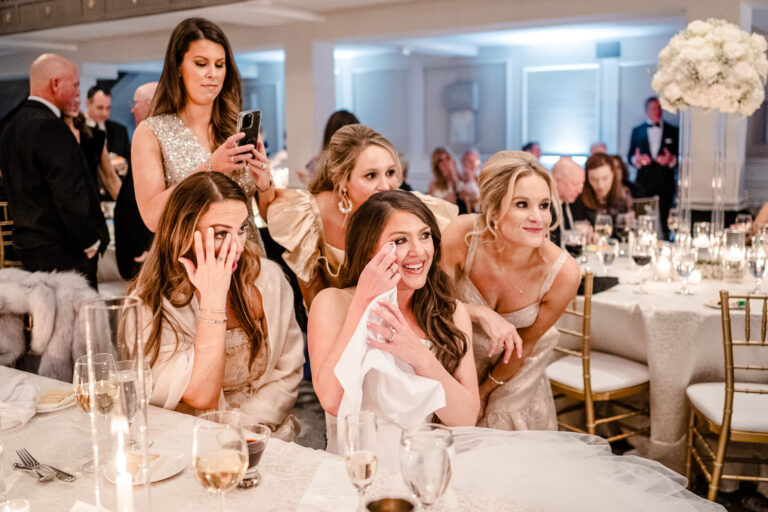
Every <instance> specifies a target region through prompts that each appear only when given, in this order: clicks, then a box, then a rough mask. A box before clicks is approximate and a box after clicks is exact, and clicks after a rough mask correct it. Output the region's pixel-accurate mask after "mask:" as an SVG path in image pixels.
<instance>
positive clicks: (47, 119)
mask: <svg viewBox="0 0 768 512" xmlns="http://www.w3.org/2000/svg"><path fill="white" fill-rule="evenodd" d="M29 91H30V94H29V98H27V101H26V102H25V103H24V104H23V105H22V106H21V108H19V110H18V111H17V112H16V113H15V115H13V116H12V118H11V119H10V120H9V121H8V122H7V124H6V126H5V128H4V129H3V131H2V134H0V169H2V170H3V177H4V179H5V191H6V194H7V196H8V206H9V209H10V211H11V216H12V217H13V221H14V226H13V246H14V249H15V250H16V254H17V255H18V256H19V258H20V259H21V264H22V266H23V268H24V269H26V270H29V271H33V272H34V271H38V270H39V271H45V272H50V271H54V270H61V271H66V270H74V271H77V272H79V273H81V274H83V275H84V276H85V277H86V279H87V280H88V283H89V284H90V285H91V287H93V288H94V289H96V288H97V283H96V270H97V264H98V259H99V258H98V254H99V252H103V251H104V249H106V247H107V243H108V241H109V233H108V232H107V225H106V223H105V222H104V216H103V215H102V213H101V208H100V206H99V201H98V197H97V195H96V189H95V187H94V186H93V182H92V180H91V177H90V171H89V170H88V164H87V163H86V161H85V157H84V156H83V153H82V151H81V150H80V146H79V145H78V143H77V140H76V139H75V137H74V135H73V134H72V132H71V131H70V130H69V128H68V127H67V125H66V124H65V123H64V121H63V120H62V119H61V113H62V111H64V112H73V111H76V110H77V107H78V105H79V101H80V77H79V74H78V71H77V68H76V67H75V65H74V64H73V63H72V62H70V61H69V60H67V59H65V58H63V57H61V56H59V55H55V54H43V55H41V56H40V57H38V58H37V59H36V60H35V61H34V62H33V63H32V66H31V67H30V70H29Z"/></svg>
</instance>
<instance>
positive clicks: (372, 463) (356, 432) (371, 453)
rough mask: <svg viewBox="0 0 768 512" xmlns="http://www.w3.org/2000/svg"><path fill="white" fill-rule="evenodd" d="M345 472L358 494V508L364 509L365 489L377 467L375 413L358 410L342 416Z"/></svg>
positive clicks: (362, 510) (362, 511) (374, 474)
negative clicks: (355, 412)
mask: <svg viewBox="0 0 768 512" xmlns="http://www.w3.org/2000/svg"><path fill="white" fill-rule="evenodd" d="M344 434H345V435H344V440H345V444H346V457H345V459H346V462H347V474H348V475H349V480H350V481H351V482H352V485H354V486H355V488H356V489H357V493H358V496H359V500H358V510H360V511H361V512H364V511H365V491H366V490H367V489H368V487H369V486H370V485H371V483H372V482H373V477H374V476H376V468H377V467H378V457H377V456H376V448H377V444H378V428H377V425H376V415H375V414H374V413H372V412H359V413H357V414H350V415H348V416H346V417H345V418H344Z"/></svg>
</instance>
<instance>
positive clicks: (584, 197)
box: [581, 153, 622, 210]
mask: <svg viewBox="0 0 768 512" xmlns="http://www.w3.org/2000/svg"><path fill="white" fill-rule="evenodd" d="M604 165H607V166H608V168H609V169H610V170H611V173H612V174H613V183H611V190H610V192H608V200H607V201H606V204H605V205H601V204H598V202H597V196H596V195H595V189H593V188H592V185H590V183H589V172H590V171H592V170H594V169H597V168H598V167H602V166H604ZM584 171H585V172H586V179H585V180H584V190H582V192H581V201H582V202H583V203H584V206H586V207H587V208H589V209H590V210H599V209H600V208H603V207H604V206H605V207H606V208H615V207H616V206H618V203H619V200H620V199H621V187H622V185H621V175H620V174H619V173H618V172H617V169H616V163H615V161H614V157H613V156H611V155H606V154H605V153H595V154H594V155H592V156H591V157H589V158H588V159H587V163H585V164H584Z"/></svg>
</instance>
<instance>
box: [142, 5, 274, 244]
mask: <svg viewBox="0 0 768 512" xmlns="http://www.w3.org/2000/svg"><path fill="white" fill-rule="evenodd" d="M240 108H241V90H240V74H239V73H238V70H237V66H236V64H235V60H234V57H233V55H232V49H231V47H230V45H229V41H228V40H227V37H226V36H225V35H224V32H222V30H221V29H220V28H219V27H218V26H216V25H215V24H214V23H212V22H210V21H208V20H205V19H202V18H189V19H186V20H184V21H182V22H181V23H179V24H178V25H177V26H176V28H175V29H174V30H173V33H172V34H171V38H170V40H169V41H168V47H167V48H166V52H165V62H164V63H163V71H162V74H161V75H160V83H159V85H158V87H157V92H156V93H155V96H154V98H153V99H152V107H151V109H150V117H148V118H147V119H145V120H144V121H142V122H141V123H140V124H139V126H137V127H136V131H135V132H134V134H133V145H132V149H131V155H132V158H131V163H132V165H133V175H134V182H135V187H136V202H137V204H138V206H139V212H140V213H141V217H142V219H143V220H144V223H145V224H146V225H147V227H148V228H149V229H150V230H151V231H155V230H156V229H157V222H158V219H159V218H160V213H161V212H162V210H163V206H164V205H165V203H166V201H167V200H168V197H169V196H170V194H171V193H172V190H173V188H174V187H175V185H176V184H177V183H179V182H180V181H181V180H183V179H184V178H186V177H187V176H189V175H191V174H194V173H196V172H206V171H208V172H213V171H216V172H220V173H223V174H226V175H227V176H229V177H230V178H232V179H233V180H235V181H236V182H237V183H238V184H239V185H240V187H242V188H243V191H244V192H245V193H246V195H247V196H248V197H252V196H253V195H254V194H255V193H256V192H257V191H258V192H259V201H262V200H269V201H271V200H272V199H274V194H275V190H274V186H273V184H272V179H271V175H270V170H269V160H268V159H267V155H266V152H265V151H264V145H263V144H262V143H261V142H259V143H258V147H256V146H254V145H253V144H244V145H238V142H239V141H240V140H241V139H242V138H243V137H244V136H245V135H244V134H243V133H238V132H236V122H237V117H238V112H239V111H240ZM254 232H255V231H254Z"/></svg>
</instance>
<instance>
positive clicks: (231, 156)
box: [211, 132, 256, 176]
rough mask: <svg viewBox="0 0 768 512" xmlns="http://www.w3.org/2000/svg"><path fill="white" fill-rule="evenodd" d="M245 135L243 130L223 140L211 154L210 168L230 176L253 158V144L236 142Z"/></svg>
mask: <svg viewBox="0 0 768 512" xmlns="http://www.w3.org/2000/svg"><path fill="white" fill-rule="evenodd" d="M243 137H245V134H244V133H243V132H237V133H236V134H234V135H232V136H231V137H229V138H228V139H227V140H225V141H224V144H222V145H221V146H219V147H218V148H216V151H214V152H213V154H211V169H213V170H214V171H216V172H220V173H222V174H226V175H227V176H230V175H231V174H232V172H234V171H236V170H237V169H242V168H243V167H245V166H246V165H247V164H248V162H250V161H251V160H253V159H254V158H255V157H254V156H253V150H254V149H256V147H255V146H254V145H253V144H246V145H244V146H238V145H237V142H238V141H239V140H240V139H242V138H243Z"/></svg>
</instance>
